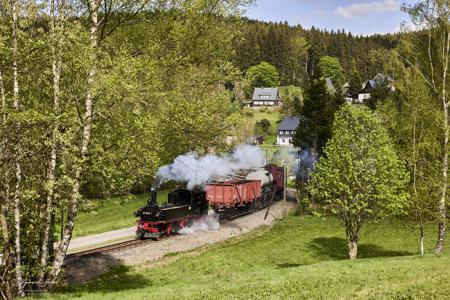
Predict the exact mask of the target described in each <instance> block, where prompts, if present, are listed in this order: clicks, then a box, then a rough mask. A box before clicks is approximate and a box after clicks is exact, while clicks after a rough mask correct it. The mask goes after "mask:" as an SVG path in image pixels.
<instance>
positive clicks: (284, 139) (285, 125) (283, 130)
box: [277, 117, 300, 147]
mask: <svg viewBox="0 0 450 300" xmlns="http://www.w3.org/2000/svg"><path fill="white" fill-rule="evenodd" d="M299 124H300V118H297V117H285V118H283V121H281V123H280V125H278V128H277V145H279V146H287V147H290V146H292V145H293V144H292V139H293V138H294V134H295V130H296V129H297V127H298V125H299Z"/></svg>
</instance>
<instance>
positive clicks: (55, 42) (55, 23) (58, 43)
mask: <svg viewBox="0 0 450 300" xmlns="http://www.w3.org/2000/svg"><path fill="white" fill-rule="evenodd" d="M64 5H65V2H64V0H62V1H56V0H51V2H50V14H51V18H52V19H51V34H52V46H51V49H52V57H53V60H52V74H53V115H54V120H53V129H52V138H51V149H50V157H49V161H48V172H47V185H48V190H47V199H46V215H45V218H46V219H45V225H44V236H43V240H42V249H41V274H40V276H39V282H40V284H42V281H43V280H44V276H45V270H46V268H47V263H48V255H49V249H48V246H49V239H50V234H51V232H52V231H51V225H52V216H53V198H54V191H55V170H56V163H57V148H58V133H59V119H58V118H59V114H60V105H59V102H60V78H61V65H62V61H61V48H62V44H63V30H64V23H63V22H64Z"/></svg>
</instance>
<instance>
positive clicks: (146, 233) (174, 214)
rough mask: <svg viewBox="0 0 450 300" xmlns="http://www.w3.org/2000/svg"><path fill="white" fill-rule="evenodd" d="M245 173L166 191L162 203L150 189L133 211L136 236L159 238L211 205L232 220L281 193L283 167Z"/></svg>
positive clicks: (260, 206) (172, 232)
mask: <svg viewBox="0 0 450 300" xmlns="http://www.w3.org/2000/svg"><path fill="white" fill-rule="evenodd" d="M246 173H247V174H246V175H245V176H237V177H235V178H232V179H226V180H216V181H214V182H211V183H208V184H207V185H206V188H205V190H203V189H201V188H199V187H196V188H194V189H193V190H192V191H189V190H186V189H179V190H175V191H172V192H170V193H169V194H168V199H167V202H166V203H165V204H162V205H159V204H158V203H157V201H156V195H157V192H156V190H152V191H151V194H150V198H149V200H148V202H147V204H146V206H144V207H142V208H140V209H139V210H138V211H137V212H135V216H136V217H138V218H139V220H138V221H137V231H136V235H137V236H138V237H139V238H141V239H146V238H152V239H159V238H160V237H162V236H163V235H167V236H170V235H172V234H174V233H177V232H179V231H180V230H181V229H182V228H184V227H185V226H187V225H188V224H190V223H191V222H193V221H194V220H199V219H202V218H204V217H205V216H206V215H208V207H209V206H211V207H212V209H213V210H214V212H215V213H216V214H218V215H219V218H220V219H231V218H236V217H238V216H241V215H244V214H248V213H252V212H254V211H257V210H259V209H261V208H263V207H267V206H268V205H270V203H271V202H272V201H274V200H276V199H279V198H280V197H281V195H282V194H283V192H284V169H283V168H280V167H277V166H276V165H273V164H269V165H266V166H265V167H264V168H262V169H260V170H248V171H247V172H246Z"/></svg>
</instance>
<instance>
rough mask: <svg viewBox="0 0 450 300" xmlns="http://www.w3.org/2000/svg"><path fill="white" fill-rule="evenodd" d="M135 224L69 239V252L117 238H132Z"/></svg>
mask: <svg viewBox="0 0 450 300" xmlns="http://www.w3.org/2000/svg"><path fill="white" fill-rule="evenodd" d="M135 231H136V226H133V227H129V228H124V229H119V230H113V231H108V232H104V233H99V234H94V235H88V236H83V237H79V238H74V239H72V240H71V241H70V245H69V252H74V251H76V250H81V249H85V248H89V247H92V246H95V245H104V244H109V243H112V242H113V241H117V240H124V239H127V238H133V237H134V236H135Z"/></svg>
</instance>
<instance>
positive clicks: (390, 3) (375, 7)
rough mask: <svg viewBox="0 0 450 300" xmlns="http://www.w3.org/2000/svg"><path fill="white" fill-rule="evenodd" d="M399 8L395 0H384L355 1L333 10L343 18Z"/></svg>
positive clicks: (392, 10)
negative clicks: (372, 0)
mask: <svg viewBox="0 0 450 300" xmlns="http://www.w3.org/2000/svg"><path fill="white" fill-rule="evenodd" d="M399 10H400V4H399V3H398V1H397V0H386V1H384V2H371V3H355V4H351V5H348V6H340V7H338V8H337V9H336V10H335V11H334V14H336V15H338V16H341V17H344V18H353V17H357V16H361V15H366V14H370V13H380V12H381V13H382V12H394V11H399Z"/></svg>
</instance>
